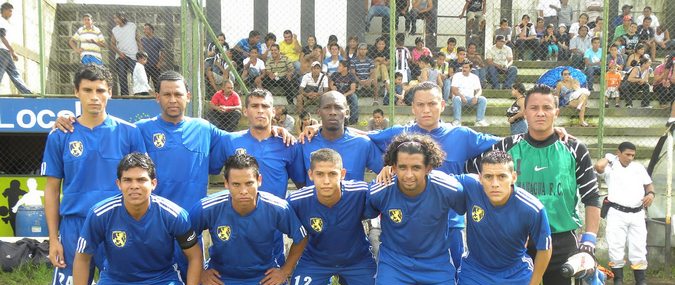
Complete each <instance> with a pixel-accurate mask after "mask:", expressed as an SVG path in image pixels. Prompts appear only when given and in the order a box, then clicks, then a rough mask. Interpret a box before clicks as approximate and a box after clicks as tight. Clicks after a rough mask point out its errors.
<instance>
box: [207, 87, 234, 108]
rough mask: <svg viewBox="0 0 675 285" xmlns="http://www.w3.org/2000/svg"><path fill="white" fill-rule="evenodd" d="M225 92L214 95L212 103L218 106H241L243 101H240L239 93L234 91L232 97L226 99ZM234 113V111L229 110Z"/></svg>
mask: <svg viewBox="0 0 675 285" xmlns="http://www.w3.org/2000/svg"><path fill="white" fill-rule="evenodd" d="M224 93H225V92H224V91H223V90H218V92H216V93H215V94H213V97H212V98H211V103H213V104H214V105H216V106H238V105H240V104H241V101H239V94H237V92H234V91H232V93H231V94H230V96H227V97H225V94H224ZM229 111H232V110H228V112H229Z"/></svg>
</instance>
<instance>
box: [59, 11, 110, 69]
mask: <svg viewBox="0 0 675 285" xmlns="http://www.w3.org/2000/svg"><path fill="white" fill-rule="evenodd" d="M68 45H70V48H72V49H73V50H74V51H75V52H77V54H78V55H79V56H80V62H82V64H85V65H86V64H97V65H103V56H101V48H102V47H105V39H104V38H103V33H102V32H101V30H100V29H99V28H98V27H96V26H94V19H92V17H91V14H84V15H83V16H82V27H80V28H79V29H77V32H75V34H74V35H73V36H72V37H71V38H70V40H68Z"/></svg>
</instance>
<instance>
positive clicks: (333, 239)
mask: <svg viewBox="0 0 675 285" xmlns="http://www.w3.org/2000/svg"><path fill="white" fill-rule="evenodd" d="M342 100H344V97H343V99H342ZM345 103H346V102H345ZM308 172H309V179H311V180H312V181H313V182H314V185H313V186H308V187H305V188H303V189H301V190H299V191H296V192H294V193H292V194H291V195H290V197H289V198H288V203H289V204H290V205H291V207H292V208H293V210H295V213H296V214H297V215H298V218H299V219H300V222H301V223H302V224H303V226H304V227H305V229H308V231H309V244H308V245H307V250H306V251H305V252H304V253H303V255H302V257H301V258H300V262H299V263H298V267H297V268H296V270H295V272H294V273H293V277H292V278H291V282H292V284H329V283H330V278H331V276H332V275H338V276H339V277H341V278H342V279H344V280H346V281H347V283H348V284H349V285H361V284H362V285H372V284H373V283H374V279H373V277H374V275H375V261H374V260H373V255H372V254H371V253H370V250H369V247H370V243H368V239H367V238H366V236H365V232H364V231H363V224H362V223H361V220H362V219H363V217H364V216H363V214H364V206H365V204H366V197H367V196H368V185H367V184H366V183H365V182H357V181H347V180H344V179H345V175H346V173H347V170H346V169H344V168H343V166H342V158H341V157H340V154H339V153H338V152H336V151H335V150H332V149H329V148H322V149H319V150H317V151H314V152H312V154H311V158H310V167H309V171H308ZM293 282H294V283H293Z"/></svg>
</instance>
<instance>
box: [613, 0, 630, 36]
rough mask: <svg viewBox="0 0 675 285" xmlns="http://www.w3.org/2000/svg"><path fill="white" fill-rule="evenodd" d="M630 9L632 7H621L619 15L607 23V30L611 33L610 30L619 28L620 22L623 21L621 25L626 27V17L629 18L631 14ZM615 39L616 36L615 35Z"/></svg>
mask: <svg viewBox="0 0 675 285" xmlns="http://www.w3.org/2000/svg"><path fill="white" fill-rule="evenodd" d="M631 9H633V6H631V5H628V4H626V5H623V6H621V14H620V15H618V16H616V17H614V19H612V21H611V22H609V30H610V31H611V30H613V29H615V28H616V27H618V26H621V22H622V21H623V25H624V26H626V16H631V14H632V12H631ZM629 19H631V20H632V19H633V17H632V16H631V17H630V18H629ZM626 28H627V27H626ZM619 36H621V35H619ZM615 37H616V35H615Z"/></svg>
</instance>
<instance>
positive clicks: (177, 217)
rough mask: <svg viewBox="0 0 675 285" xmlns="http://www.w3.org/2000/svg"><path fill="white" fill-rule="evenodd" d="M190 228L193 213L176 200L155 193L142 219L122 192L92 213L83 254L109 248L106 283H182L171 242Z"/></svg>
mask: <svg viewBox="0 0 675 285" xmlns="http://www.w3.org/2000/svg"><path fill="white" fill-rule="evenodd" d="M190 232H193V231H192V228H191V227H190V220H189V218H188V213H187V212H186V211H185V210H183V208H181V207H180V206H178V205H176V204H174V203H173V202H171V201H169V200H167V199H165V198H162V197H160V196H155V195H154V194H152V195H150V206H149V208H148V211H147V212H146V213H145V215H143V217H141V219H140V220H138V221H137V220H136V219H134V218H133V217H131V216H130V215H129V213H128V212H127V209H126V208H125V207H124V198H123V197H122V194H119V195H116V196H113V197H111V198H108V199H105V200H103V201H101V202H99V203H98V204H96V206H94V207H93V208H92V209H91V211H89V214H88V215H87V220H86V221H85V223H84V227H83V228H82V231H81V232H80V238H79V240H78V243H77V252H78V253H85V254H90V255H93V254H94V253H95V252H96V249H97V247H99V246H103V247H104V250H105V256H106V258H107V260H108V266H107V267H106V268H105V269H104V270H103V271H102V272H101V280H100V281H99V283H101V284H103V283H105V284H130V283H138V284H158V283H160V282H166V283H163V284H167V283H168V282H171V281H174V282H176V284H181V283H178V282H180V275H179V273H178V271H177V270H176V269H175V268H174V264H175V263H174V259H173V246H167V245H170V244H173V243H174V241H175V240H176V238H177V237H180V236H185V235H186V234H189V233H190ZM192 238H196V236H195V237H192Z"/></svg>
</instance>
